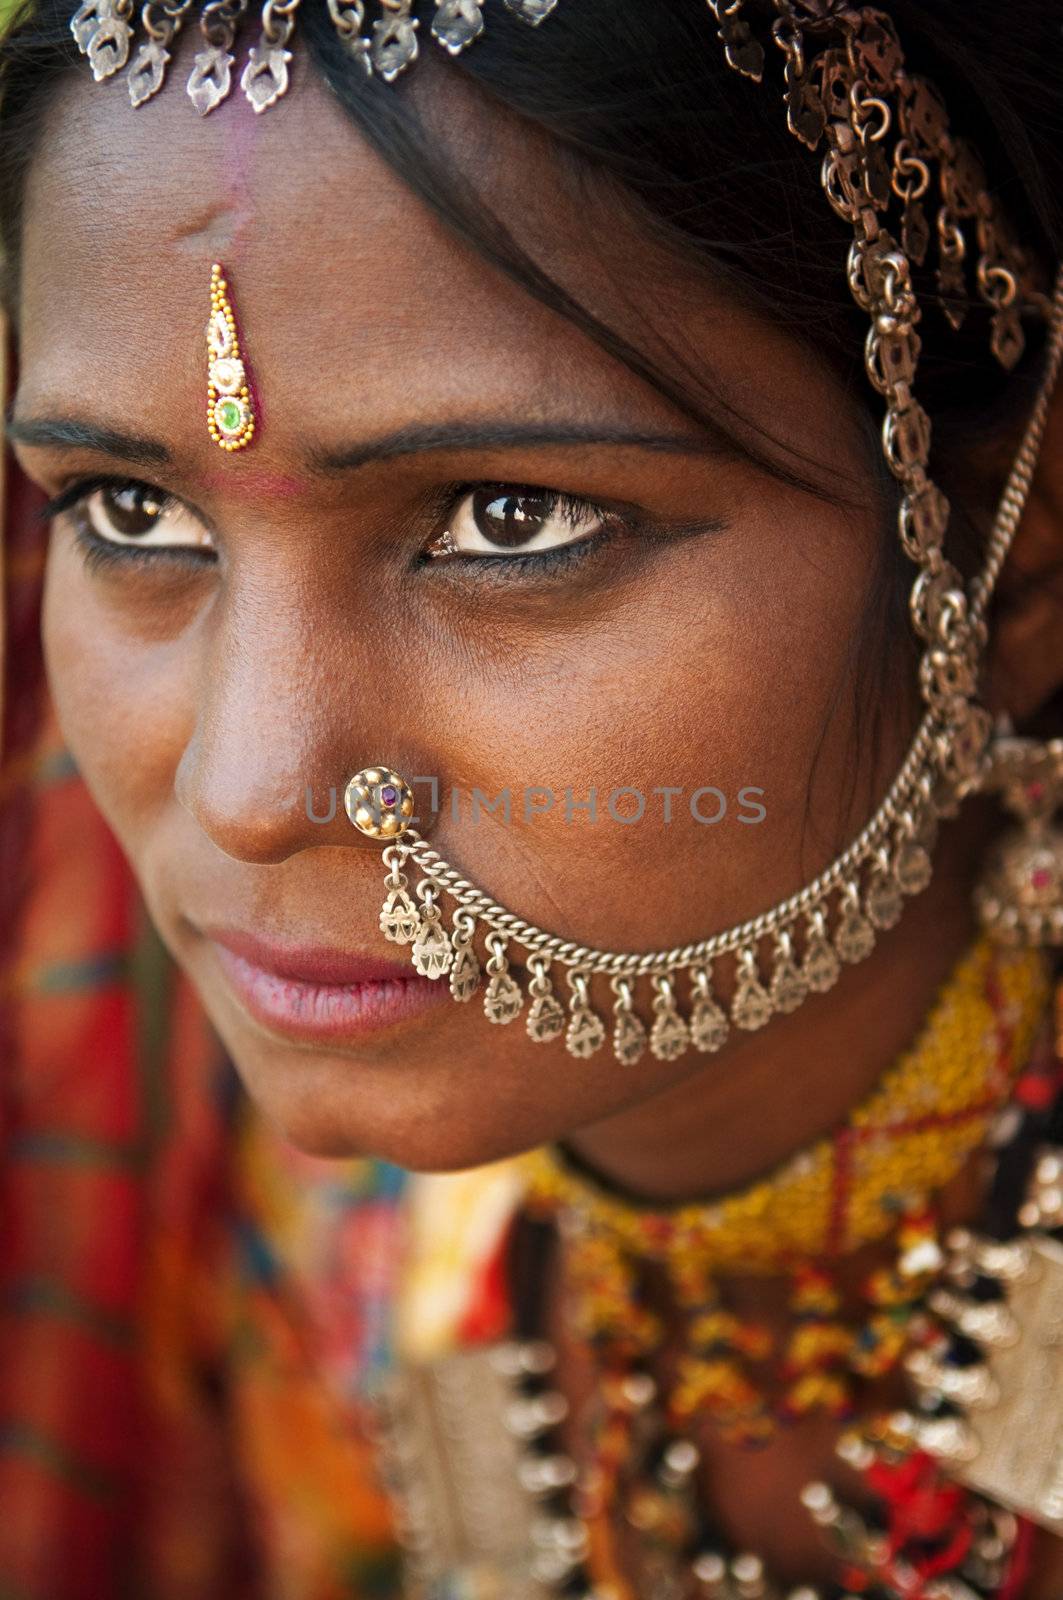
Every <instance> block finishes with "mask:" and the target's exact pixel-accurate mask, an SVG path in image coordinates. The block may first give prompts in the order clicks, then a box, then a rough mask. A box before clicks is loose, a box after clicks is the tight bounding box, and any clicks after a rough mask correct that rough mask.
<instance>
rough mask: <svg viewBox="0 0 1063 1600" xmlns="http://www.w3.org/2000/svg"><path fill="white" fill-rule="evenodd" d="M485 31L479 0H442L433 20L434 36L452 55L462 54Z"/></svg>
mask: <svg viewBox="0 0 1063 1600" xmlns="http://www.w3.org/2000/svg"><path fill="white" fill-rule="evenodd" d="M483 31H484V18H483V12H482V11H481V10H480V5H479V0H440V3H439V5H438V7H437V10H436V14H435V18H434V20H433V22H432V36H433V38H435V39H437V40H438V41H439V43H440V44H441V45H442V46H443V48H444V50H447V51H449V53H450V54H451V55H452V56H456V55H460V54H461V52H462V51H463V50H464V49H465V48H466V46H468V45H470V44H472V42H473V40H474V39H478V38H479V37H480V35H481V33H483Z"/></svg>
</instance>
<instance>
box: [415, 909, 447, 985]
mask: <svg viewBox="0 0 1063 1600" xmlns="http://www.w3.org/2000/svg"><path fill="white" fill-rule="evenodd" d="M412 955H413V964H414V967H415V969H416V970H417V971H418V972H419V973H420V974H421V977H422V978H442V977H445V976H446V974H447V973H448V972H449V971H450V969H451V967H452V966H453V965H454V947H453V945H452V944H451V942H450V936H449V935H448V933H447V930H446V929H445V928H444V927H443V926H442V924H441V923H440V921H439V919H438V917H436V918H433V919H431V920H429V919H427V918H426V919H425V920H424V921H423V922H422V923H421V926H420V928H419V929H418V931H417V937H416V939H415V940H414V941H413V951H412Z"/></svg>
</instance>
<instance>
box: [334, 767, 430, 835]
mask: <svg viewBox="0 0 1063 1600" xmlns="http://www.w3.org/2000/svg"><path fill="white" fill-rule="evenodd" d="M343 806H344V810H345V811H346V813H347V815H348V816H349V817H350V819H351V821H352V822H353V823H354V826H355V827H356V828H357V829H358V831H359V832H360V833H364V834H365V835H366V837H367V838H369V839H397V838H398V837H399V835H400V834H401V833H405V832H406V829H407V828H408V827H409V826H410V822H411V820H412V818H413V790H412V789H411V788H410V786H409V784H408V783H407V782H406V780H405V778H403V777H401V776H400V775H399V774H398V773H397V772H393V771H392V770H391V768H390V767H364V768H363V769H362V771H361V772H356V773H355V775H354V777H353V778H352V779H351V780H350V782H349V783H348V785H347V787H346V789H345V790H344V794H343Z"/></svg>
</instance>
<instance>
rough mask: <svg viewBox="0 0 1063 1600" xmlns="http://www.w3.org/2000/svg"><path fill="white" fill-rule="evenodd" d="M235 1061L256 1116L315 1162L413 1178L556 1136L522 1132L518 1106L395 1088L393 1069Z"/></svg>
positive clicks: (304, 1060)
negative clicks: (388, 1166) (376, 1163)
mask: <svg viewBox="0 0 1063 1600" xmlns="http://www.w3.org/2000/svg"><path fill="white" fill-rule="evenodd" d="M233 1060H234V1063H235V1066H236V1069H237V1071H238V1073H239V1075H240V1077H241V1079H242V1081H243V1084H244V1087H245V1088H246V1089H247V1092H248V1094H249V1095H250V1097H251V1099H252V1101H253V1102H254V1103H255V1105H256V1106H257V1108H258V1110H259V1111H260V1112H261V1113H262V1114H263V1116H265V1117H266V1119H267V1120H268V1121H269V1122H270V1123H272V1124H273V1126H274V1127H275V1128H276V1129H277V1131H278V1132H279V1133H280V1134H281V1135H282V1137H283V1138H284V1139H286V1140H287V1141H288V1143H289V1144H291V1145H294V1146H295V1147H296V1149H298V1150H300V1151H302V1152H303V1154H305V1155H309V1156H316V1157H320V1158H324V1159H328V1160H338V1161H342V1160H350V1159H352V1158H366V1157H372V1158H374V1159H376V1160H381V1161H389V1162H392V1163H393V1164H394V1165H396V1166H399V1167H404V1168H406V1169H407V1170H409V1171H411V1172H425V1173H428V1172H460V1171H465V1170H467V1169H469V1168H471V1167H479V1166H484V1165H486V1164H488V1163H490V1162H492V1161H501V1160H505V1159H507V1158H509V1157H512V1156H516V1155H520V1154H523V1153H524V1152H525V1151H527V1150H529V1149H532V1148H534V1146H536V1145H537V1144H540V1143H542V1142H544V1140H546V1139H548V1138H550V1137H553V1136H554V1135H553V1134H552V1133H551V1131H549V1130H543V1129H539V1128H534V1129H532V1128H528V1129H525V1128H523V1127H522V1126H521V1125H520V1116H519V1112H518V1108H516V1107H513V1108H506V1107H505V1106H500V1105H496V1104H493V1103H492V1102H490V1101H488V1100H485V1098H484V1097H483V1096H482V1095H481V1096H478V1097H475V1103H474V1104H471V1105H470V1104H468V1103H462V1097H458V1096H455V1095H454V1094H453V1093H451V1092H448V1093H447V1094H446V1095H445V1096H444V1095H442V1094H437V1095H436V1096H433V1095H432V1094H431V1093H430V1092H429V1091H427V1090H426V1089H425V1087H424V1086H423V1084H422V1085H421V1086H419V1087H414V1085H413V1084H412V1083H408V1084H407V1085H405V1086H403V1087H405V1089H406V1092H403V1088H402V1087H400V1088H399V1089H398V1090H397V1089H396V1082H395V1073H396V1068H395V1067H394V1066H389V1067H388V1068H387V1069H386V1071H384V1072H380V1073H378V1072H374V1071H373V1069H371V1068H368V1069H367V1068H365V1067H363V1066H362V1065H361V1064H358V1063H353V1062H350V1061H343V1062H342V1063H339V1062H338V1061H337V1060H336V1058H335V1057H333V1058H331V1060H330V1059H328V1058H325V1059H321V1058H313V1057H306V1056H303V1055H302V1054H301V1053H299V1054H298V1057H296V1056H294V1055H293V1057H291V1058H281V1059H277V1058H275V1057H271V1059H270V1060H268V1061H263V1060H262V1059H261V1057H259V1056H258V1054H257V1052H253V1051H252V1052H248V1051H244V1052H241V1053H239V1054H234V1055H233ZM401 1070H402V1069H401V1068H399V1069H398V1071H400V1072H401ZM381 1080H384V1081H381ZM471 1098H473V1097H470V1099H471ZM520 1109H521V1110H523V1109H525V1108H520Z"/></svg>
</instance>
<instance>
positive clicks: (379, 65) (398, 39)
mask: <svg viewBox="0 0 1063 1600" xmlns="http://www.w3.org/2000/svg"><path fill="white" fill-rule="evenodd" d="M370 54H371V56H372V60H373V66H374V67H375V68H376V70H377V71H378V72H379V74H380V76H381V77H382V78H383V80H384V82H385V83H390V82H391V80H392V79H393V78H397V77H398V75H399V73H400V72H404V71H405V70H406V68H407V67H408V66H409V65H410V62H411V61H415V60H416V59H417V18H416V17H381V18H380V20H379V21H378V22H374V24H373V43H372V46H371V50H370Z"/></svg>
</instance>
